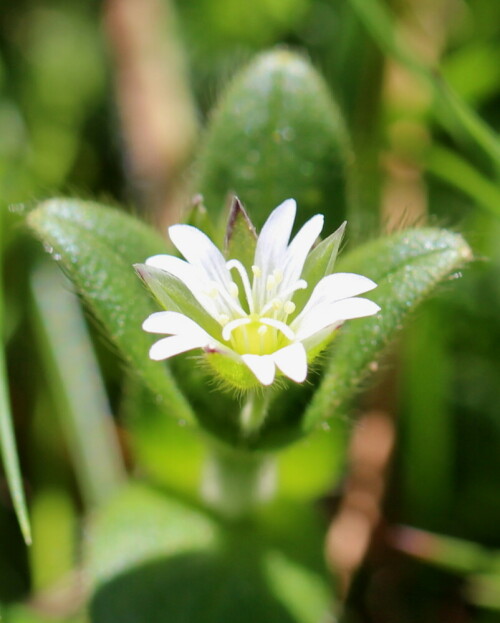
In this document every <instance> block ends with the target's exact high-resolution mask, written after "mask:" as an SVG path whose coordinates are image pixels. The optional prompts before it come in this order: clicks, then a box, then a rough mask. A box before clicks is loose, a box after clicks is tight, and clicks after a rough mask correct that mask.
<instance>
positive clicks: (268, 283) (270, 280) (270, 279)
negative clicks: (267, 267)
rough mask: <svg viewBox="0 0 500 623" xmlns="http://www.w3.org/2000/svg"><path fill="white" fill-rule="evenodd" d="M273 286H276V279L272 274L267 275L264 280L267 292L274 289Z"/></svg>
mask: <svg viewBox="0 0 500 623" xmlns="http://www.w3.org/2000/svg"><path fill="white" fill-rule="evenodd" d="M275 287H276V279H275V277H274V275H269V277H268V278H267V281H266V290H267V291H268V292H271V290H274V288H275Z"/></svg>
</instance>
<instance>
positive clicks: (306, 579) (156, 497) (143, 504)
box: [87, 486, 330, 623]
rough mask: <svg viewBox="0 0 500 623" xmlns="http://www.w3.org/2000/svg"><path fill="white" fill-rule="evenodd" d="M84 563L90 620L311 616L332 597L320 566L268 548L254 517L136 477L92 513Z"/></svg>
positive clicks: (134, 622)
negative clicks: (229, 520)
mask: <svg viewBox="0 0 500 623" xmlns="http://www.w3.org/2000/svg"><path fill="white" fill-rule="evenodd" d="M87 566H88V570H89V572H90V576H91V581H92V584H93V596H92V601H91V606H90V613H91V620H92V622H93V623H108V622H109V621H120V623H142V622H143V621H148V623H163V622H164V621H169V623H181V622H185V621H198V622H200V623H204V622H206V623H220V622H221V621H238V622H239V623H240V622H241V623H247V622H249V623H250V622H254V621H259V623H313V622H314V620H315V619H314V618H313V617H314V616H316V615H318V618H319V615H321V614H324V613H326V612H327V610H328V607H329V601H330V599H329V598H330V595H329V591H328V585H327V584H326V583H325V581H324V579H323V577H322V575H321V574H318V573H315V572H313V571H311V570H310V569H308V568H306V567H304V565H303V564H301V563H299V562H297V561H292V560H291V559H290V557H289V556H288V555H287V554H285V553H284V552H282V551H279V550H275V549H272V550H271V549H269V548H268V546H267V544H266V541H265V539H264V538H263V537H262V535H261V534H260V533H259V532H258V530H256V529H255V527H252V525H250V524H239V525H238V526H230V525H224V524H221V523H219V522H218V521H217V520H215V519H214V518H213V517H211V516H210V515H208V514H205V512H203V511H201V510H199V509H197V508H195V507H192V506H189V505H187V504H185V503H182V502H179V501H176V500H174V499H172V498H169V497H166V496H164V495H161V494H160V493H157V492H154V491H150V490H148V489H146V488H144V487H140V486H132V487H129V488H128V489H125V490H124V491H123V492H122V493H121V495H119V496H117V497H115V498H113V499H111V500H110V503H109V504H108V507H107V508H105V509H102V511H101V512H100V513H99V514H97V516H96V517H94V520H93V522H92V524H91V525H90V527H89V539H88V541H87ZM288 583H290V585H291V586H293V587H294V591H295V598H294V596H291V595H289V594H287V592H286V590H285V589H286V585H287V584H288ZM299 598H300V599H299Z"/></svg>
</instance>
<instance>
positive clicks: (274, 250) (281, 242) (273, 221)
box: [255, 199, 297, 275]
mask: <svg viewBox="0 0 500 623" xmlns="http://www.w3.org/2000/svg"><path fill="white" fill-rule="evenodd" d="M296 211H297V204H296V203H295V200H294V199H287V200H286V201H284V202H283V203H281V204H280V205H279V206H278V207H277V208H275V209H274V210H273V211H272V212H271V214H270V215H269V217H268V219H267V221H266V222H265V223H264V225H263V227H262V230H261V232H260V234H259V238H258V240H257V246H256V249H255V265H256V266H258V267H259V269H260V270H262V272H263V273H264V274H266V275H269V274H271V273H272V271H273V269H274V268H281V267H282V266H280V264H282V263H283V261H284V258H285V252H286V248H287V246H288V241H289V239H290V234H291V233H292V227H293V222H294V220H295V213H296Z"/></svg>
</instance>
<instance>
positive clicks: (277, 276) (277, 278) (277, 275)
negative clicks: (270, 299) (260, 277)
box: [273, 268, 283, 285]
mask: <svg viewBox="0 0 500 623" xmlns="http://www.w3.org/2000/svg"><path fill="white" fill-rule="evenodd" d="M273 277H274V283H275V284H276V285H278V283H281V282H282V281H283V271H282V270H280V269H279V268H277V269H276V270H275V271H274V272H273Z"/></svg>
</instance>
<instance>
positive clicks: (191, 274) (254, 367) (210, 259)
mask: <svg viewBox="0 0 500 623" xmlns="http://www.w3.org/2000/svg"><path fill="white" fill-rule="evenodd" d="M295 213H296V204H295V201H294V200H293V199H288V200H287V201H285V202H284V203H282V204H281V205H280V206H278V207H277V208H276V209H275V210H274V211H273V212H272V213H271V214H270V216H269V218H268V219H267V221H266V222H265V224H264V226H263V227H262V230H261V232H260V235H259V236H258V237H256V235H255V230H254V229H253V226H252V224H251V222H250V221H249V219H248V217H247V215H246V213H245V212H244V210H243V208H242V206H241V204H240V203H239V202H238V200H235V202H234V203H233V211H232V215H231V217H230V226H229V230H228V236H227V237H226V247H227V249H228V250H229V252H231V251H233V252H234V254H233V256H232V257H231V255H230V256H229V257H225V256H224V255H223V253H222V252H221V251H220V250H219V249H218V248H217V247H216V246H215V245H214V243H213V242H212V241H211V240H210V239H209V238H208V236H207V235H206V234H204V233H203V232H202V231H200V230H199V229H197V228H195V227H192V226H190V225H174V226H172V227H170V228H169V235H170V239H171V240H172V242H173V244H174V245H175V247H176V248H177V249H178V250H179V252H180V253H181V254H182V255H183V256H184V258H185V260H183V259H180V258H178V257H175V256H172V255H155V256H153V257H150V258H148V259H147V260H146V264H145V265H137V266H136V270H137V272H138V273H139V275H140V276H141V277H142V279H143V280H144V281H145V283H146V284H147V285H148V286H149V288H150V289H151V290H152V291H153V293H154V294H155V296H156V297H157V299H158V300H159V301H160V303H162V305H163V306H164V307H165V308H166V311H159V312H156V313H154V314H152V315H151V316H149V317H148V318H147V319H146V320H145V322H144V324H143V329H144V330H145V331H148V332H150V333H156V334H163V335H166V336H168V337H163V338H162V339H160V340H159V341H157V342H156V343H155V344H153V346H152V347H151V350H150V352H149V356H150V358H151V359H154V360H162V359H169V358H170V357H173V356H175V355H178V354H180V353H184V352H187V351H191V350H195V349H202V351H203V353H204V355H205V358H206V360H207V362H208V363H209V364H210V365H211V366H212V368H213V369H214V370H215V371H216V372H217V373H218V374H219V375H220V376H222V378H223V379H225V381H227V382H228V383H229V384H230V385H232V386H235V387H238V388H240V389H250V388H252V387H255V386H258V385H265V386H268V385H271V384H272V383H273V382H274V380H275V379H276V377H277V376H279V375H283V376H285V377H288V378H289V379H291V380H292V381H295V382H296V383H302V382H303V381H305V379H306V377H307V370H308V364H309V363H310V362H311V361H312V360H313V359H314V358H315V357H316V356H317V355H318V354H319V353H320V352H321V350H323V349H324V348H325V347H326V346H327V345H328V343H329V342H330V341H331V339H332V337H333V335H334V333H335V331H336V329H338V328H339V327H340V325H341V324H342V323H343V322H344V321H346V320H349V319H352V318H361V317H364V316H371V315H373V314H375V313H377V312H378V311H379V309H380V308H379V306H378V305H376V304H375V303H374V302H373V301H370V300H368V299H366V298H362V297H359V296H358V295H359V294H363V293H365V292H368V291H369V290H372V289H373V288H375V287H376V284H375V283H374V282H373V281H371V280H370V279H368V278H366V277H363V276H361V275H356V274H352V273H333V263H334V261H335V258H336V255H337V251H338V247H339V244H340V240H341V238H342V234H343V226H342V227H341V228H340V229H339V230H337V232H335V233H334V234H332V235H331V236H330V237H329V238H327V239H326V240H324V241H323V242H321V243H320V244H319V245H318V246H316V247H315V249H313V250H312V251H311V249H312V247H313V245H314V243H315V241H316V240H317V238H318V236H319V234H320V232H321V230H322V228H323V216H322V215H320V214H317V215H316V216H314V217H312V218H311V219H310V220H309V221H307V223H305V225H304V226H303V227H302V228H301V229H300V231H299V232H298V233H297V234H296V236H295V237H294V238H293V240H292V241H291V242H290V241H289V239H290V235H291V232H292V227H293V223H294V220H295ZM236 222H238V223H239V225H242V228H240V230H239V231H240V233H241V231H243V242H242V237H241V236H240V237H239V238H238V242H240V243H241V248H238V247H236V241H235V244H233V245H232V244H231V234H232V230H231V228H232V227H233V228H234V225H235V223H236ZM243 247H244V248H243Z"/></svg>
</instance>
